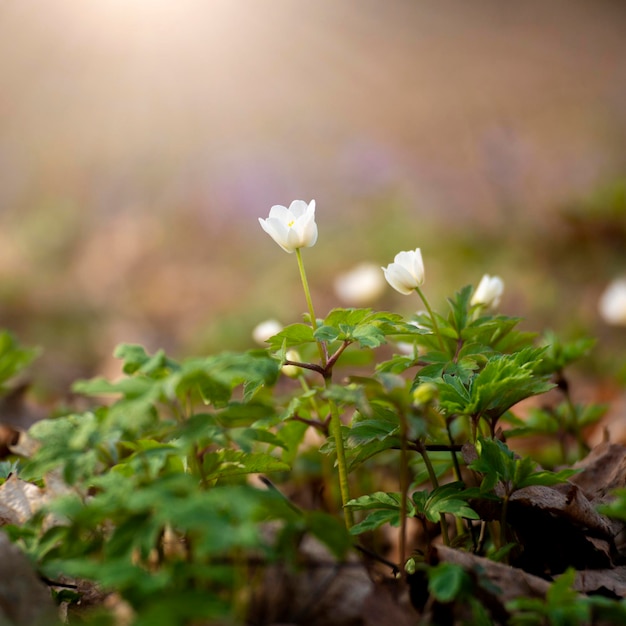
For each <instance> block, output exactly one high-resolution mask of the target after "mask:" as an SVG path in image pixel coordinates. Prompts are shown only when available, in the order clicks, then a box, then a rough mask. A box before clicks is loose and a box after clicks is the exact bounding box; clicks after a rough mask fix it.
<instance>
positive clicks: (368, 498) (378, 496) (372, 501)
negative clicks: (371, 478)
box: [346, 491, 400, 511]
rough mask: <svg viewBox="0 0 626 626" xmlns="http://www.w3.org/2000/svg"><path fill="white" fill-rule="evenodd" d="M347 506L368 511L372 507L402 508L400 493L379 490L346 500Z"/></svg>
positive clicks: (396, 509) (394, 509)
mask: <svg viewBox="0 0 626 626" xmlns="http://www.w3.org/2000/svg"><path fill="white" fill-rule="evenodd" d="M346 507H348V508H351V509H353V510H355V511H366V510H370V509H386V510H391V511H398V510H400V494H399V493H393V492H386V491H377V492H375V493H372V494H368V495H365V496H361V497H360V498H354V499H353V500H350V501H349V502H346Z"/></svg>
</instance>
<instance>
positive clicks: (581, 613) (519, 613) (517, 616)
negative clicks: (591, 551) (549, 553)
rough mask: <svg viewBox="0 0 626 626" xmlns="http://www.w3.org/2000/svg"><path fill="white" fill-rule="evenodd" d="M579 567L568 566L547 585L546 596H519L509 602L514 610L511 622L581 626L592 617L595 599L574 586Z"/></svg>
mask: <svg viewBox="0 0 626 626" xmlns="http://www.w3.org/2000/svg"><path fill="white" fill-rule="evenodd" d="M575 577H576V571H575V570H574V569H569V570H567V571H566V572H565V573H564V574H563V575H562V576H560V577H559V578H558V579H557V580H556V582H554V583H552V585H551V586H550V588H549V589H548V593H547V594H546V598H545V600H540V599H538V598H518V599H516V600H512V601H511V602H509V603H508V604H507V609H508V610H509V611H511V612H512V613H513V616H512V618H511V622H510V623H511V624H515V625H519V626H522V625H529V626H530V625H535V624H537V625H543V624H550V625H554V626H579V625H582V624H587V623H589V621H590V618H591V612H592V607H593V600H592V599H591V598H586V597H583V596H580V595H579V594H578V593H576V591H574V590H573V589H572V584H573V583H574V578H575Z"/></svg>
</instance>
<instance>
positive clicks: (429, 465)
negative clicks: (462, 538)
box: [419, 445, 450, 546]
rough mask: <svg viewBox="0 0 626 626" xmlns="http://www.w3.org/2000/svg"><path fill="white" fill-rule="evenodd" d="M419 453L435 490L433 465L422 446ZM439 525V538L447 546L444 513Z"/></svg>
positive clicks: (436, 484) (435, 476)
mask: <svg viewBox="0 0 626 626" xmlns="http://www.w3.org/2000/svg"><path fill="white" fill-rule="evenodd" d="M419 453H420V454H421V455H422V459H424V465H426V471H427V472H428V477H429V478H430V482H431V483H432V485H433V488H434V489H436V488H437V487H439V481H438V480H437V474H435V470H434V468H433V464H432V463H431V462H430V457H429V456H428V452H426V448H425V447H424V446H423V445H421V446H420V449H419ZM439 524H440V526H441V538H442V539H443V543H444V545H446V546H449V545H450V535H449V534H448V520H447V519H446V516H445V514H444V513H442V514H441V518H440V520H439Z"/></svg>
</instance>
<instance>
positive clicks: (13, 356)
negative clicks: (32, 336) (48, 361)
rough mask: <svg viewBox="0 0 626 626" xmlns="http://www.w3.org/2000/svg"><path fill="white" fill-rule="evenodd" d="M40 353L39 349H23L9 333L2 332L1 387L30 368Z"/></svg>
mask: <svg viewBox="0 0 626 626" xmlns="http://www.w3.org/2000/svg"><path fill="white" fill-rule="evenodd" d="M39 353H40V351H39V349H37V348H23V347H22V346H21V345H20V344H19V342H18V341H17V339H16V338H15V337H14V336H13V335H12V334H11V333H10V332H9V331H6V330H3V331H0V385H3V384H4V383H6V382H7V381H8V380H10V379H11V378H13V377H14V376H16V375H17V374H19V373H20V372H21V371H22V370H24V369H25V368H26V367H28V366H29V365H30V364H31V363H32V362H33V361H34V360H35V358H37V356H39Z"/></svg>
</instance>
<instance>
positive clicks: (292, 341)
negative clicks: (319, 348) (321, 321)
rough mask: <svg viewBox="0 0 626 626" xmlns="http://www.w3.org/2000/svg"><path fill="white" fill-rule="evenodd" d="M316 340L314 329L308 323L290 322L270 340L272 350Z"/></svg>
mask: <svg viewBox="0 0 626 626" xmlns="http://www.w3.org/2000/svg"><path fill="white" fill-rule="evenodd" d="M313 342H315V337H314V336H313V329H312V328H311V327H310V326H309V325H308V324H290V325H289V326H285V328H283V329H282V330H281V331H280V332H279V333H277V334H276V335H274V336H273V337H270V339H269V340H268V343H269V346H270V348H271V349H272V350H281V349H283V347H284V348H292V347H294V346H299V345H302V344H304V343H313Z"/></svg>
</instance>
